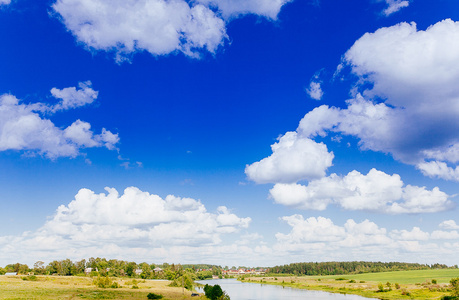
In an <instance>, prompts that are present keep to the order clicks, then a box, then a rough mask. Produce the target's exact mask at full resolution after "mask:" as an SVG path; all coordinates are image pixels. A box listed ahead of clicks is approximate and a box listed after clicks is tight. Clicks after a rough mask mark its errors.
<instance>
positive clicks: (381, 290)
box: [378, 282, 384, 293]
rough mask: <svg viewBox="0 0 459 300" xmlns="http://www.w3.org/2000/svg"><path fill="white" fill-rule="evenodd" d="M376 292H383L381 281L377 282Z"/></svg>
mask: <svg viewBox="0 0 459 300" xmlns="http://www.w3.org/2000/svg"><path fill="white" fill-rule="evenodd" d="M378 292H381V293H382V292H384V284H382V283H381V282H380V283H379V284H378Z"/></svg>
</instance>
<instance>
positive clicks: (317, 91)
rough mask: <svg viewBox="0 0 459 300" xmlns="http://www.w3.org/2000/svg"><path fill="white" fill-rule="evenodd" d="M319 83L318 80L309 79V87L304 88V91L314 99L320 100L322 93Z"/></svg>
mask: <svg viewBox="0 0 459 300" xmlns="http://www.w3.org/2000/svg"><path fill="white" fill-rule="evenodd" d="M320 84H321V83H320V82H316V81H311V83H310V84H309V88H307V89H306V93H307V94H308V95H309V97H311V98H312V99H314V100H321V99H322V96H323V95H324V92H323V91H322V88H321V87H320Z"/></svg>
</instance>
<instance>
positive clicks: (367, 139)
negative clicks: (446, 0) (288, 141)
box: [297, 20, 459, 180]
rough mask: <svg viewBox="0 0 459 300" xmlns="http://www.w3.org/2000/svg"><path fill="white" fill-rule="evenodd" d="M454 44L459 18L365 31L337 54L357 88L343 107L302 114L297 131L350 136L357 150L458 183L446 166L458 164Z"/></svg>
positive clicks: (457, 52) (457, 53)
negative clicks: (422, 26)
mask: <svg viewBox="0 0 459 300" xmlns="http://www.w3.org/2000/svg"><path fill="white" fill-rule="evenodd" d="M458 41H459V23H458V22H453V21H451V20H444V21H441V22H439V23H437V24H435V25H433V26H431V27H429V28H427V29H426V30H425V31H422V30H417V28H416V24H414V23H411V24H408V23H400V24H398V25H395V26H392V27H387V28H381V29H379V30H377V31H376V32H374V33H366V34H365V35H364V36H362V37H361V38H360V39H359V40H357V41H356V42H355V44H354V45H353V46H352V47H351V48H350V49H349V50H348V51H347V52H346V54H345V55H344V65H347V66H349V67H350V69H351V71H352V73H353V74H355V75H356V76H357V77H358V78H359V82H358V86H357V90H359V89H363V91H361V92H360V93H355V96H354V97H353V98H352V99H350V100H348V101H347V108H345V109H341V108H335V107H328V106H321V107H318V108H316V109H314V110H313V111H311V112H309V113H308V114H306V115H305V117H304V118H303V119H302V120H301V122H300V125H299V127H298V129H297V132H298V134H299V136H301V137H303V138H313V137H315V136H317V135H320V136H326V135H327V133H328V132H329V131H332V132H337V133H340V134H343V135H350V136H355V137H356V138H358V139H359V140H360V141H359V145H360V147H361V148H362V149H365V150H373V151H381V152H384V153H390V154H392V155H393V157H394V158H395V159H397V160H400V161H402V162H404V163H408V164H413V165H416V166H417V168H418V169H420V170H421V171H422V172H423V173H424V174H425V175H428V176H431V177H440V178H444V179H449V180H458V177H459V176H458V175H457V167H456V168H454V166H453V167H451V166H448V165H447V163H450V164H457V162H459V136H458V134H457V132H459V123H458V122H457V120H458V119H459V96H458V95H459V86H458V85H457V82H458V81H459V67H458V66H459V42H458ZM341 68H342V65H341V66H340V69H341ZM368 86H371V87H370V88H368ZM381 99H382V101H383V102H377V101H381Z"/></svg>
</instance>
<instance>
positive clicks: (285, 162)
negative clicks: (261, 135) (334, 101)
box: [245, 132, 334, 183]
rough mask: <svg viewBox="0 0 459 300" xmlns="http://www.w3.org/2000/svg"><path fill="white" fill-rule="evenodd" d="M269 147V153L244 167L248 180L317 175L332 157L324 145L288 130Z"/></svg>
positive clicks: (318, 175)
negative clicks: (267, 155) (270, 150)
mask: <svg viewBox="0 0 459 300" xmlns="http://www.w3.org/2000/svg"><path fill="white" fill-rule="evenodd" d="M271 149H272V151H273V154H272V155H271V156H269V157H266V158H264V159H262V160H260V161H258V162H255V163H253V164H251V165H247V166H246V168H245V173H246V175H247V176H248V178H249V179H251V180H253V181H255V182H257V183H270V182H271V183H276V182H285V183H291V182H296V181H299V180H302V179H314V178H320V177H323V176H325V171H326V170H327V168H328V167H330V166H331V165H332V161H333V157H334V155H333V152H328V150H327V146H326V145H325V144H323V143H317V142H315V141H313V140H311V139H308V138H301V137H299V136H298V134H297V133H296V132H287V133H286V134H285V135H283V136H282V137H280V138H279V141H278V142H277V143H275V144H273V145H271Z"/></svg>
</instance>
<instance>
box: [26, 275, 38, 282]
mask: <svg viewBox="0 0 459 300" xmlns="http://www.w3.org/2000/svg"><path fill="white" fill-rule="evenodd" d="M22 280H26V281H37V280H38V278H37V276H35V275H29V276H26V277H22Z"/></svg>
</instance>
